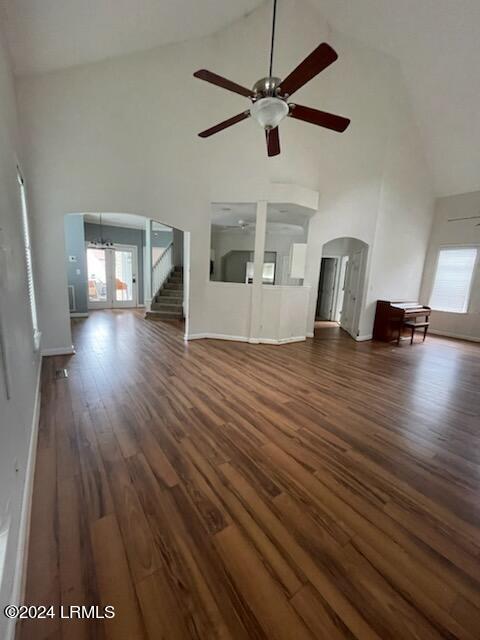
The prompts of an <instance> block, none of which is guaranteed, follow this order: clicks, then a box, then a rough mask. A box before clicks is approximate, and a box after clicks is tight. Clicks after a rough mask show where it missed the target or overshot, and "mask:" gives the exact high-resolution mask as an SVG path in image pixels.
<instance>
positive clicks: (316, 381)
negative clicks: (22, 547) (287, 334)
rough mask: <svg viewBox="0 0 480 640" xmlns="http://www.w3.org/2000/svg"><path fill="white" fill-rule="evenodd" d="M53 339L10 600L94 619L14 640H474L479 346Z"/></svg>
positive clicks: (92, 326)
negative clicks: (104, 614) (21, 572)
mask: <svg viewBox="0 0 480 640" xmlns="http://www.w3.org/2000/svg"><path fill="white" fill-rule="evenodd" d="M73 331H74V342H75V346H76V349H77V354H76V355H75V356H73V357H55V358H47V359H45V360H44V365H43V367H44V369H43V376H42V409H41V418H40V432H39V442H38V456H37V466H36V473H35V485H34V498H33V512H32V530H31V538H30V549H29V559H28V576H27V592H26V601H27V603H29V604H30V603H31V604H54V605H56V606H59V605H60V604H62V605H64V607H66V606H69V605H98V606H99V607H103V606H106V605H112V606H114V607H115V611H116V615H115V618H113V619H111V620H97V621H95V620H70V619H60V618H58V617H56V618H55V619H52V620H48V621H38V620H37V621H28V622H25V623H23V624H21V625H18V632H17V638H19V639H20V640H30V639H35V640H52V639H53V638H55V639H65V640H66V639H68V640H84V639H87V638H88V639H93V638H98V639H101V640H123V639H125V640H144V639H149V640H184V639H185V640H187V639H196V640H213V639H216V638H218V639H222V640H227V639H234V640H252V639H255V640H273V639H277V638H278V639H279V640H303V639H305V640H307V639H309V640H312V639H321V640H341V639H344V638H345V639H350V640H351V639H354V638H356V639H358V640H373V639H376V640H379V639H381V640H386V639H388V638H393V639H403V638H404V639H408V640H410V639H412V638H414V639H417V640H430V639H432V640H433V639H435V638H450V639H453V638H462V639H463V638H465V639H470V640H478V639H479V638H480V464H479V463H480V375H479V374H480V345H475V344H469V343H466V342H460V341H454V340H447V339H442V338H438V337H433V336H432V337H430V336H429V337H428V338H427V341H426V342H425V344H420V345H414V346H413V347H410V346H409V345H402V346H401V347H399V348H397V347H393V346H389V345H384V344H378V343H355V342H354V341H353V340H351V339H350V338H349V337H347V336H345V335H344V334H343V335H342V334H341V332H340V330H338V329H336V328H334V329H332V328H325V329H321V330H319V335H318V337H317V338H315V339H314V340H308V341H307V342H305V343H296V344H291V345H284V346H280V347H277V346H266V345H247V344H241V343H233V342H221V341H207V340H202V341H200V340H199V341H195V342H191V343H184V341H183V336H182V333H183V332H182V329H181V327H180V326H179V325H176V324H168V323H160V322H158V323H156V322H149V321H145V320H144V319H143V318H142V317H141V314H140V313H138V312H133V311H119V312H115V311H113V312H112V311H98V312H94V313H92V314H91V316H90V317H89V318H88V319H87V320H81V321H77V322H75V324H74V330H73ZM64 366H65V367H67V368H68V371H69V377H68V379H65V380H54V371H55V369H56V368H57V367H64Z"/></svg>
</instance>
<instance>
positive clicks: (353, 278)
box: [341, 251, 362, 338]
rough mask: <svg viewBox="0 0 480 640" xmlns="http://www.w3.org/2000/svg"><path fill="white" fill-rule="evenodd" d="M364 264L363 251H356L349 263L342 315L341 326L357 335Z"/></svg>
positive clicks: (353, 335)
mask: <svg viewBox="0 0 480 640" xmlns="http://www.w3.org/2000/svg"><path fill="white" fill-rule="evenodd" d="M361 265H362V251H356V252H355V253H354V254H353V255H352V257H351V258H350V260H349V261H348V264H347V273H346V277H345V293H344V299H343V309H342V315H341V326H342V328H343V329H345V331H348V333H349V334H350V335H351V336H352V337H353V338H355V337H356V326H355V324H356V310H357V301H358V297H359V289H360V269H361Z"/></svg>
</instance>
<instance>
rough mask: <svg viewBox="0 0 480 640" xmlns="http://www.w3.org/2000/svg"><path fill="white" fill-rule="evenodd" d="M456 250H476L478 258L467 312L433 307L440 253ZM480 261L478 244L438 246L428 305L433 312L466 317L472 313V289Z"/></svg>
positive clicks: (468, 296)
mask: <svg viewBox="0 0 480 640" xmlns="http://www.w3.org/2000/svg"><path fill="white" fill-rule="evenodd" d="M455 249H457V250H458V249H475V250H476V256H475V261H474V263H473V268H472V277H471V279H470V285H469V287H468V292H467V304H466V309H465V311H447V310H445V309H436V308H435V307H434V306H432V296H433V291H434V288H435V280H436V278H437V272H438V263H439V261H440V253H441V252H442V251H444V250H447V251H448V250H455ZM479 259H480V244H476V243H468V244H441V245H439V246H438V248H437V252H436V257H435V265H434V269H433V277H432V284H431V287H430V295H429V297H428V304H429V306H430V307H431V309H432V311H435V312H437V313H455V314H457V315H466V314H467V313H470V302H471V294H472V287H473V282H474V280H475V274H476V272H477V269H478V265H479Z"/></svg>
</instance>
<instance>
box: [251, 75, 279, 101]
mask: <svg viewBox="0 0 480 640" xmlns="http://www.w3.org/2000/svg"><path fill="white" fill-rule="evenodd" d="M280 83H281V79H280V78H275V77H273V76H271V77H266V78H260V80H257V82H256V83H255V84H254V85H253V98H254V99H257V98H265V97H266V96H275V95H277V89H278V88H279V86H280Z"/></svg>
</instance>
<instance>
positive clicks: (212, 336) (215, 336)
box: [184, 333, 248, 342]
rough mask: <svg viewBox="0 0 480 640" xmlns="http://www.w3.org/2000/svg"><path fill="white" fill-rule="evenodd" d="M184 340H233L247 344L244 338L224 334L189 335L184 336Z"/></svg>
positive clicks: (246, 339)
mask: <svg viewBox="0 0 480 640" xmlns="http://www.w3.org/2000/svg"><path fill="white" fill-rule="evenodd" d="M184 338H185V340H201V339H202V338H210V339H211V340H233V341H235V342H248V338H247V337H246V336H229V335H226V334H224V333H191V334H190V335H188V336H187V335H186V334H185V336H184Z"/></svg>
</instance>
